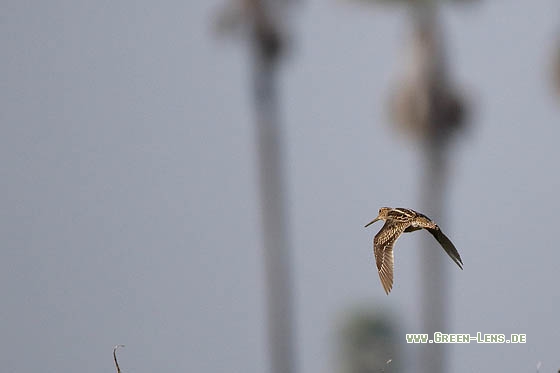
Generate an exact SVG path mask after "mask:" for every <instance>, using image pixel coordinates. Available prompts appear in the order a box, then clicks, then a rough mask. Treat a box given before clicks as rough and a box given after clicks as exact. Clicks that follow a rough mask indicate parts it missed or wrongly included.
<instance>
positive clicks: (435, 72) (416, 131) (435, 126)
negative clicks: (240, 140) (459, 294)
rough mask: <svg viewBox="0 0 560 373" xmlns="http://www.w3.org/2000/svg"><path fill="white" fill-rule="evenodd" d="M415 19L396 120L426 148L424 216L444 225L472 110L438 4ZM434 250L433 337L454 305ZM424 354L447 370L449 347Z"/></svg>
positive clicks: (429, 372) (426, 316)
mask: <svg viewBox="0 0 560 373" xmlns="http://www.w3.org/2000/svg"><path fill="white" fill-rule="evenodd" d="M410 14H411V21H412V33H413V36H412V43H411V45H410V51H409V59H408V65H407V67H406V69H405V74H404V76H403V78H402V81H401V84H399V85H398V87H397V89H396V90H395V93H394V94H393V96H392V98H391V104H390V108H391V113H392V118H393V121H394V122H395V123H396V124H397V125H398V126H399V127H400V128H401V129H404V130H405V131H406V133H408V134H410V135H411V136H412V137H413V138H415V139H416V140H417V141H419V142H420V144H421V145H422V149H423V161H424V172H423V175H422V177H423V180H422V182H421V187H420V193H421V195H420V197H421V199H422V204H423V206H422V211H424V212H425V213H426V214H428V216H430V217H431V218H432V219H435V220H436V221H442V222H443V221H445V220H444V219H443V214H444V210H445V209H444V204H445V192H446V184H447V183H446V182H447V178H446V171H447V166H448V165H447V151H448V149H449V145H450V144H451V141H450V140H451V139H452V136H453V135H454V134H455V133H457V132H458V131H459V130H460V129H461V128H462V127H463V125H464V122H465V114H466V111H467V110H466V108H465V100H464V98H463V97H462V95H461V94H460V93H459V92H458V91H457V90H456V89H455V87H454V85H453V84H452V82H451V79H450V77H449V73H448V70H447V60H446V56H445V52H444V45H443V44H444V40H443V39H444V38H443V33H442V28H441V25H440V23H439V18H438V10H437V5H436V4H435V2H423V3H421V4H416V3H415V4H414V6H413V7H411V8H410ZM433 245H434V244H433V242H432V241H430V240H427V239H424V240H423V241H422V254H421V256H420V258H421V267H420V269H421V276H422V282H421V283H422V291H421V293H420V294H421V307H420V310H421V318H422V323H423V325H422V332H424V333H430V334H433V333H434V332H437V331H440V332H441V331H443V332H444V331H445V330H447V303H448V296H447V293H448V289H447V283H448V282H447V280H446V272H445V271H446V267H445V264H447V263H444V259H445V258H444V257H443V256H442V255H441V253H440V252H439V251H438V250H435V248H434V247H433ZM420 352H421V353H420V359H421V360H420V366H421V368H422V369H421V370H422V371H423V372H425V373H443V372H444V371H446V369H445V346H444V345H442V344H438V345H435V344H431V345H421V346H420Z"/></svg>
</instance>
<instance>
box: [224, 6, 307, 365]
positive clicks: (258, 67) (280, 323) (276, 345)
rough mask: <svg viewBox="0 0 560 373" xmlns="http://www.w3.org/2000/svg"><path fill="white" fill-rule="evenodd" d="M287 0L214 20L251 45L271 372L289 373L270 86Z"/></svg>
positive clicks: (286, 268) (290, 341)
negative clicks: (240, 33)
mask: <svg viewBox="0 0 560 373" xmlns="http://www.w3.org/2000/svg"><path fill="white" fill-rule="evenodd" d="M290 2H292V1H290V0H275V1H274V0H268V1H267V0H238V1H236V2H234V3H233V6H230V7H228V8H226V10H225V11H224V12H222V13H221V14H220V15H219V17H218V19H217V24H218V31H220V32H221V33H222V34H223V33H230V31H233V30H234V29H236V28H237V29H238V28H239V26H245V27H244V29H245V30H246V32H247V36H248V39H249V40H250V42H251V43H250V46H251V57H252V88H253V99H254V104H255V119H256V125H255V140H256V143H257V152H258V154H257V160H258V175H259V186H260V188H259V189H260V206H261V219H262V232H263V241H264V242H263V246H264V262H265V275H266V279H265V280H266V281H265V283H266V299H267V311H268V317H267V321H268V337H269V351H270V364H271V371H272V373H294V372H295V371H296V357H295V348H294V340H295V337H294V317H293V299H292V298H293V296H292V275H291V268H290V267H291V265H290V238H289V229H288V214H287V204H286V188H285V176H284V150H283V133H282V128H281V123H280V118H279V102H278V94H277V86H276V78H277V74H278V66H279V62H280V60H281V58H282V56H283V52H284V51H285V49H286V44H287V42H286V40H287V36H286V32H285V28H283V26H284V24H282V23H281V22H280V21H281V20H282V21H284V20H285V19H286V18H285V16H286V10H287V9H286V8H287V5H288V4H289V3H290Z"/></svg>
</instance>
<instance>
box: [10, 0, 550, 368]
mask: <svg viewBox="0 0 560 373" xmlns="http://www.w3.org/2000/svg"><path fill="white" fill-rule="evenodd" d="M220 4H222V2H220V1H217V0H215V1H208V2H203V1H166V2H160V3H157V4H156V3H154V2H148V1H127V2H120V3H119V2H117V3H115V2H111V1H96V2H93V1H90V2H74V1H56V0H55V1H50V2H48V4H47V3H46V2H38V1H36V2H25V1H15V0H8V1H4V2H3V10H2V22H0V40H1V42H2V49H3V58H2V60H3V62H2V64H1V66H2V78H1V86H0V101H1V102H2V103H3V110H2V114H1V119H2V136H0V173H1V174H0V175H1V180H2V182H1V183H0V193H1V195H2V201H3V202H2V208H1V209H0V237H1V238H2V240H1V242H2V252H3V257H2V260H1V261H0V293H1V294H2V298H3V303H2V307H0V366H2V371H3V372H57V371H71V370H74V371H80V372H83V373H89V372H92V373H93V372H109V371H112V370H113V369H114V368H113V365H112V361H111V356H110V354H111V349H112V347H113V345H115V344H117V343H123V344H126V348H125V349H123V350H121V351H120V352H119V353H120V357H121V366H122V368H123V370H125V371H128V372H156V371H160V372H180V371H188V372H222V371H223V372H226V371H227V372H262V371H265V369H266V367H267V357H266V347H265V346H264V345H265V341H266V339H265V330H264V322H263V321H264V299H263V298H264V297H263V291H264V288H263V285H262V278H263V276H262V270H263V268H262V260H261V250H260V238H259V237H260V236H259V235H260V231H259V222H258V208H257V205H256V203H257V198H256V194H257V188H256V185H255V181H256V175H255V167H254V166H255V159H254V154H255V151H254V148H253V133H252V125H253V123H252V108H251V106H250V104H251V101H250V94H249V91H248V89H249V88H248V78H249V76H248V72H249V71H248V64H247V62H248V59H247V53H246V52H247V51H246V48H244V46H243V43H238V44H235V43H225V42H219V41H216V40H215V39H214V38H213V37H212V35H211V32H210V29H211V24H210V20H211V17H212V16H213V15H214V12H215V11H216V10H217V9H218V8H219V5H220ZM558 10H559V4H558V3H557V1H554V0H548V1H538V2H527V1H512V2H509V4H508V5H504V2H496V1H485V2H481V3H480V4H479V5H477V6H472V7H467V8H465V9H461V7H447V8H446V10H445V12H444V18H445V26H446V30H447V31H448V38H447V41H448V49H449V53H450V54H451V57H452V71H453V73H454V76H455V78H456V80H457V81H458V82H459V83H460V84H461V85H462V86H463V87H466V88H469V89H470V94H471V98H472V100H473V102H475V103H476V113H475V120H474V121H473V123H472V127H471V128H470V129H469V130H468V131H467V133H466V134H465V136H464V138H463V140H464V141H460V142H458V143H457V147H456V150H457V151H456V152H455V153H454V165H455V168H454V169H453V171H452V181H451V183H450V187H451V188H450V191H449V195H448V196H447V199H448V202H449V206H450V207H451V209H450V210H449V211H448V212H447V217H448V219H447V220H446V221H444V222H441V224H440V225H441V226H442V227H443V228H444V229H445V231H446V232H447V233H448V235H449V236H450V237H451V238H452V239H453V241H454V242H455V244H456V246H457V247H458V249H459V251H460V253H461V256H462V257H463V259H464V263H465V270H464V271H462V272H461V271H458V270H457V269H456V268H455V266H454V265H453V263H452V262H449V267H448V268H447V270H448V272H449V276H450V279H451V282H452V284H451V287H450V289H451V290H452V292H453V297H452V299H451V300H452V302H453V303H452V307H451V309H452V311H453V313H452V315H451V316H450V323H451V326H450V329H451V330H449V332H458V333H471V334H474V333H476V332H479V331H480V332H487V333H492V332H494V333H506V334H509V333H516V332H519V333H526V334H527V340H528V342H527V344H525V345H517V346H515V345H490V346H489V345H473V344H471V345H456V346H450V348H449V351H450V353H451V355H450V363H451V366H452V368H453V369H452V371H453V372H458V373H463V372H479V371H531V370H533V369H534V367H535V365H536V363H537V362H538V361H542V362H543V368H542V369H543V371H545V370H546V371H555V370H557V369H559V368H560V356H559V355H558V341H559V340H560V325H559V321H558V309H560V296H559V290H558V287H557V284H558V273H559V264H558V263H559V261H560V253H559V251H558V247H557V243H556V238H555V236H554V233H555V230H556V229H557V225H558V224H557V222H558V219H557V212H558V211H559V209H560V202H559V199H558V189H559V186H560V177H559V175H558V166H557V160H558V158H559V156H560V153H559V152H560V151H559V150H558V146H557V140H558V138H559V136H560V128H559V126H558V124H559V123H560V122H559V119H558V118H559V117H560V109H559V105H558V99H557V98H555V97H553V96H551V95H550V87H549V86H548V85H547V79H548V75H547V74H548V71H547V68H548V67H549V66H548V62H549V56H550V55H551V54H552V48H553V45H554V41H555V36H556V35H555V31H558V27H559V26H560V19H559V17H558V14H559V13H558ZM299 11H300V13H299V14H298V16H297V20H296V22H294V24H295V25H296V30H295V31H294V33H293V34H294V40H295V45H294V46H293V50H292V53H291V58H290V59H289V61H286V62H287V63H286V64H285V66H284V69H283V74H282V81H281V82H282V84H281V89H282V104H283V109H284V112H283V117H284V119H285V124H286V129H285V130H286V136H287V140H288V148H287V153H288V157H287V158H288V159H287V162H288V171H289V172H288V176H289V180H288V184H289V199H290V201H291V206H290V214H291V217H292V219H291V222H290V224H291V227H292V231H293V233H294V237H293V242H294V253H293V259H294V265H295V279H294V282H295V285H296V289H295V292H296V295H297V299H296V308H297V309H296V312H297V313H296V317H297V324H298V330H297V336H298V350H299V352H300V356H299V359H300V366H301V368H302V372H326V373H328V372H335V371H336V366H335V365H334V363H335V361H336V360H335V358H334V355H333V352H334V346H333V336H334V329H333V328H334V326H335V321H336V320H337V319H338V318H339V317H340V316H341V315H342V314H343V313H344V311H345V310H347V309H349V308H352V307H353V306H355V305H356V304H365V305H369V306H371V307H373V308H375V309H377V308H379V309H384V310H391V311H394V312H395V313H396V315H398V316H399V317H402V319H401V322H402V332H403V333H404V332H414V331H418V330H417V329H418V325H419V324H418V321H419V320H418V315H417V314H415V309H417V307H418V295H417V291H418V288H417V282H418V272H417V265H418V260H417V259H418V250H417V247H416V246H417V243H418V241H417V238H416V237H414V236H413V235H411V236H408V237H406V238H403V239H401V240H400V241H399V245H398V248H397V251H396V253H395V256H396V261H397V263H398V267H397V269H396V271H397V272H396V283H395V288H394V290H393V292H392V293H391V295H390V296H389V297H387V296H386V295H385V294H384V292H383V290H382V287H381V285H380V284H379V279H378V276H377V273H376V271H375V266H374V262H373V257H372V250H371V239H372V236H373V234H374V233H375V228H374V229H369V230H366V229H363V225H364V224H365V223H367V222H368V221H369V219H371V218H373V217H374V216H375V214H376V212H377V209H378V208H379V207H380V206H384V205H388V206H391V205H399V206H401V205H402V206H410V207H413V208H414V207H417V206H418V205H419V201H418V197H419V195H418V194H419V193H418V192H417V191H416V189H415V187H414V185H415V183H416V182H417V181H418V180H419V172H420V162H418V161H417V160H416V159H415V157H416V156H417V153H416V152H415V150H414V149H413V148H411V147H410V146H409V145H410V143H409V142H407V141H406V140H405V139H403V138H399V137H398V136H396V134H395V132H394V131H392V129H391V127H390V125H389V124H388V123H387V116H386V115H385V103H386V101H387V100H386V99H387V94H388V92H389V89H390V88H391V84H392V82H393V81H394V79H393V78H394V77H395V74H396V69H395V65H398V64H397V63H396V61H397V60H398V58H399V57H400V56H401V55H402V52H403V50H402V48H401V44H402V43H401V42H402V40H403V38H404V36H405V35H406V19H405V14H404V13H403V12H400V11H395V10H392V9H390V8H387V7H377V8H368V7H363V6H351V5H345V4H343V3H342V2H340V3H337V2H336V1H318V0H314V1H307V2H305V3H304V4H303V6H302V7H301V8H300V9H299ZM380 175H383V176H380ZM467 224H468V227H467ZM403 338H404V336H403ZM502 356H507V359H504V358H502ZM408 368H410V367H409V366H408Z"/></svg>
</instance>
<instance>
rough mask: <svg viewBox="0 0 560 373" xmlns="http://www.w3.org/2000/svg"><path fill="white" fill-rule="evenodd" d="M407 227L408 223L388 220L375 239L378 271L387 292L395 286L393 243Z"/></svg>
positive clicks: (374, 247) (374, 249) (374, 252)
mask: <svg viewBox="0 0 560 373" xmlns="http://www.w3.org/2000/svg"><path fill="white" fill-rule="evenodd" d="M405 228H406V224H402V223H397V222H394V221H389V220H387V221H385V224H384V225H383V228H381V230H380V231H379V232H378V233H377V234H376V235H375V238H374V239H373V254H374V255H375V263H376V264H377V271H378V272H379V278H380V279H381V284H382V285H383V289H384V290H385V293H387V294H389V292H390V291H391V289H392V288H393V267H394V261H393V245H394V244H395V242H396V241H397V239H398V238H399V236H400V235H401V233H402V232H403V231H404V229H405Z"/></svg>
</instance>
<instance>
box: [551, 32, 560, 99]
mask: <svg viewBox="0 0 560 373" xmlns="http://www.w3.org/2000/svg"><path fill="white" fill-rule="evenodd" d="M554 52H555V53H554V56H553V61H552V81H553V84H554V88H555V90H556V93H557V94H558V95H559V96H560V38H559V39H558V42H557V45H556V50H555V51H554Z"/></svg>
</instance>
